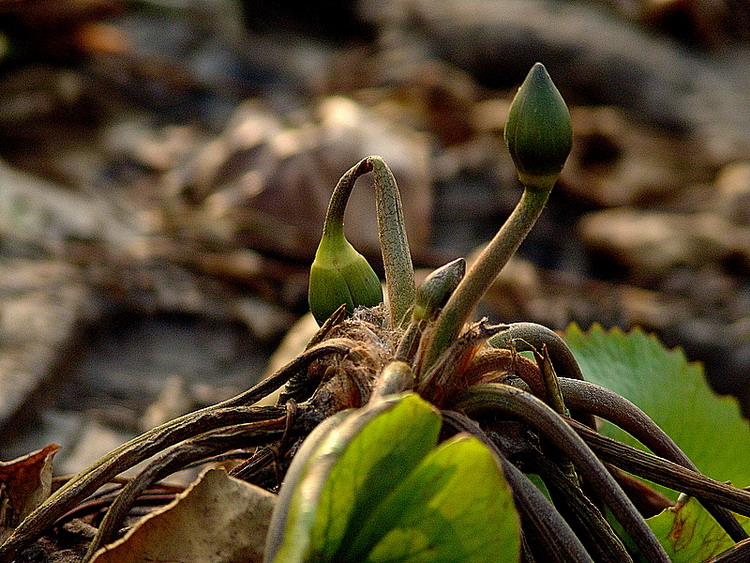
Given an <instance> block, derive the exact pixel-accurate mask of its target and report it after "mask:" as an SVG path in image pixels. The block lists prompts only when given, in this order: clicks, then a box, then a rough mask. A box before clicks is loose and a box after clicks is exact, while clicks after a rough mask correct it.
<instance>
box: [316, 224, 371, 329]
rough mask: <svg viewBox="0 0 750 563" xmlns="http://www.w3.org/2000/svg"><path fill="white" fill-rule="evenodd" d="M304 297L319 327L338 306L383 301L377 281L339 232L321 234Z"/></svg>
mask: <svg viewBox="0 0 750 563" xmlns="http://www.w3.org/2000/svg"><path fill="white" fill-rule="evenodd" d="M307 298H308V301H309V303H310V310H311V311H312V314H313V316H314V317H315V320H316V321H318V324H321V325H322V324H323V323H324V322H325V320H326V319H327V318H328V317H330V316H331V315H332V314H333V312H334V311H335V310H336V309H338V308H339V307H340V306H341V305H342V304H346V310H347V311H349V312H350V313H351V312H352V311H353V310H354V308H355V307H359V306H365V307H374V306H375V305H378V304H379V303H381V302H382V301H383V289H382V288H381V286H380V280H379V279H378V276H377V274H376V273H375V271H374V270H373V269H372V267H371V266H370V264H369V263H368V262H367V260H366V259H365V257H364V256H362V255H361V254H360V253H359V252H357V251H356V250H355V249H354V247H353V246H352V245H351V244H350V243H349V241H348V240H346V237H345V236H344V234H343V232H341V231H339V230H336V232H335V233H325V232H324V233H323V236H322V237H321V239H320V245H319V246H318V250H317V252H316V253H315V260H314V261H313V263H312V266H311V267H310V285H309V287H308V293H307Z"/></svg>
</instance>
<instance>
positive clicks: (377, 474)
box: [274, 395, 441, 561]
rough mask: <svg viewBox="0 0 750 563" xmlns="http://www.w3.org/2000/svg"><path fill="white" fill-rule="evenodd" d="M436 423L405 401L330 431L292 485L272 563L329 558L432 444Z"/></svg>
mask: <svg viewBox="0 0 750 563" xmlns="http://www.w3.org/2000/svg"><path fill="white" fill-rule="evenodd" d="M440 423H441V422H440V414H439V413H438V412H437V411H436V410H435V409H434V408H433V407H432V406H430V405H429V404H428V403H426V402H425V401H422V400H421V399H419V397H417V396H416V395H408V396H406V397H400V396H394V397H390V398H389V399H386V400H384V401H382V402H380V403H378V404H377V405H375V406H370V407H369V408H366V409H362V410H361V411H359V412H357V413H355V414H353V415H351V416H349V417H348V418H347V419H346V420H345V421H344V422H343V423H341V424H340V425H338V426H336V427H335V428H334V429H333V430H331V432H330V433H329V434H328V435H327V437H326V438H325V439H324V440H323V441H322V442H321V443H320V445H319V446H318V448H317V449H316V450H315V451H314V453H313V455H312V456H311V458H312V460H314V462H315V463H309V464H308V467H307V468H306V470H305V474H304V475H303V476H302V477H301V479H300V480H299V481H298V483H297V486H296V490H295V492H294V494H293V496H292V500H291V506H290V508H289V515H288V518H287V521H286V526H285V537H284V541H283V543H282V545H281V547H280V549H279V552H278V553H277V554H274V555H275V557H276V559H274V561H304V560H308V559H311V558H313V557H320V558H325V557H331V556H332V554H333V552H335V550H336V549H338V547H339V546H340V545H341V543H342V542H343V541H344V537H345V536H346V535H349V536H350V535H351V534H353V533H354V531H355V530H356V528H357V526H359V525H360V523H361V519H362V516H361V513H362V512H366V511H367V510H369V509H371V508H373V507H374V506H377V504H379V503H380V502H381V501H382V499H383V498H384V497H385V496H386V495H387V494H388V493H389V491H390V490H391V489H392V488H393V487H394V486H396V485H397V484H398V483H399V481H401V480H402V479H403V478H404V477H406V476H407V475H408V474H409V472H410V471H411V470H412V469H413V468H414V467H416V465H417V464H418V463H419V461H420V460H421V459H422V458H423V457H424V456H425V455H427V453H428V452H429V451H430V450H431V449H432V448H433V447H434V446H435V443H436V442H437V436H438V432H439V430H440ZM365 427H366V428H367V432H363V431H362V430H363V429H364V428H365ZM312 460H311V461H312ZM281 494H282V495H283V494H284V492H283V490H282V492H281Z"/></svg>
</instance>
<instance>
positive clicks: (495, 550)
mask: <svg viewBox="0 0 750 563" xmlns="http://www.w3.org/2000/svg"><path fill="white" fill-rule="evenodd" d="M519 553H520V534H519V523H518V516H517V514H516V511H515V509H514V505H513V496H512V494H511V492H510V488H509V487H508V485H507V483H506V482H505V479H504V478H503V477H502V474H501V473H500V471H499V470H498V467H497V462H496V461H495V459H494V458H493V456H492V454H491V453H490V451H489V450H488V449H487V448H486V447H485V446H484V445H483V444H482V443H481V442H479V440H477V439H476V438H474V437H469V436H465V435H459V436H457V437H456V438H454V439H452V440H450V441H448V442H445V443H443V444H441V446H440V447H439V448H437V449H435V450H433V451H432V452H430V454H429V455H428V456H427V457H426V458H425V459H424V460H423V461H422V463H420V464H419V466H418V467H417V468H416V469H415V470H414V471H413V472H412V473H411V474H410V475H409V477H408V478H406V479H405V480H404V481H402V482H401V484H400V485H399V486H398V488H397V489H396V490H395V491H393V493H392V494H391V495H389V496H388V498H387V499H386V500H385V501H384V502H383V503H382V504H381V505H380V506H379V507H378V508H377V509H376V510H374V511H373V513H372V514H371V515H370V516H369V518H368V520H367V523H366V524H365V526H364V527H363V528H362V531H361V532H360V533H359V534H358V536H357V538H356V539H355V540H354V542H353V543H352V544H351V545H350V546H348V548H347V550H346V551H345V553H344V557H343V559H342V560H346V561H410V562H416V561H425V562H430V563H438V562H445V563H450V562H452V561H472V562H474V563H483V562H485V561H486V562H487V563H493V562H495V561H517V560H518V557H519Z"/></svg>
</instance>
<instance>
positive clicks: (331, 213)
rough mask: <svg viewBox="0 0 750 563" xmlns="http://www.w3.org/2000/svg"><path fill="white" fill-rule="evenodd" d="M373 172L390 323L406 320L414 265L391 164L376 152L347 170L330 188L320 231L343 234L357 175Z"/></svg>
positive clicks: (412, 293)
mask: <svg viewBox="0 0 750 563" xmlns="http://www.w3.org/2000/svg"><path fill="white" fill-rule="evenodd" d="M368 172H372V173H373V176H374V178H375V203H376V210H377V218H378V239H379V240H380V250H381V252H382V254H383V268H384V269H385V283H386V288H387V291H388V300H389V302H390V312H391V326H392V327H394V328H395V327H399V326H401V324H402V323H403V322H405V321H407V320H408V318H409V317H408V313H409V311H410V310H411V308H412V307H413V306H414V296H415V293H416V289H415V286H414V266H413V265H412V261H411V252H410V251H409V241H408V238H407V236H406V227H405V226H404V213H403V210H402V208H401V196H400V194H399V191H398V186H397V185H396V180H395V178H394V177H393V174H392V173H391V170H390V168H388V165H387V164H386V163H385V161H384V160H383V159H382V158H381V157H379V156H368V157H367V158H364V159H362V160H360V161H359V162H358V163H357V164H355V165H354V166H352V167H351V168H350V169H349V170H347V171H346V172H345V173H344V175H343V176H342V177H341V179H340V180H339V182H338V184H336V187H335V188H334V189H333V194H332V195H331V200H330V202H329V203H328V211H327V212H326V219H325V223H324V224H323V233H324V234H330V235H341V234H343V228H344V212H345V211H346V205H347V203H348V201H349V196H350V195H351V192H352V189H353V188H354V184H355V182H356V181H357V178H359V177H360V176H362V175H364V174H367V173H368Z"/></svg>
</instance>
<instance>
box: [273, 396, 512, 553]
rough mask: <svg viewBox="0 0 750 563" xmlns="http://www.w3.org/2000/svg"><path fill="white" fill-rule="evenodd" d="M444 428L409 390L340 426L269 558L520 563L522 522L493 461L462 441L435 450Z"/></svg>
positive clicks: (307, 476)
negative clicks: (275, 549) (520, 529)
mask: <svg viewBox="0 0 750 563" xmlns="http://www.w3.org/2000/svg"><path fill="white" fill-rule="evenodd" d="M440 424H441V418H440V414H439V412H438V411H437V410H436V409H435V408H434V407H432V406H431V405H429V404H428V403H426V402H425V401H423V400H422V399H420V398H419V397H418V396H416V395H413V394H407V395H405V396H393V397H389V398H388V399H386V400H384V401H382V402H381V403H378V404H376V405H370V406H368V407H366V408H364V409H361V410H360V411H358V412H357V413H355V414H354V415H351V416H349V417H348V418H346V419H345V420H344V422H342V423H341V424H339V425H338V426H335V427H334V428H333V429H332V430H331V431H330V433H329V435H328V436H327V437H326V438H325V439H324V440H322V441H321V442H320V445H319V446H318V447H317V448H316V449H315V450H314V453H313V454H312V455H311V456H310V459H309V461H307V462H306V463H307V465H306V467H305V469H304V474H303V475H302V476H301V478H300V479H298V480H297V481H296V489H295V491H294V493H293V496H292V497H291V499H292V500H291V506H290V507H289V510H288V518H287V520H286V526H285V536H284V539H283V542H282V543H281V546H280V548H279V550H278V551H277V552H275V553H273V554H268V553H267V554H266V557H267V559H270V560H273V561H275V562H277V563H279V562H285V563H292V562H295V563H296V562H302V561H310V560H315V561H367V560H369V561H394V562H406V561H457V560H467V561H469V560H470V561H485V560H486V561H498V560H502V561H514V560H517V559H518V554H519V529H518V517H517V515H516V512H515V509H514V508H513V501H512V497H511V495H510V492H509V489H508V486H507V484H506V483H505V480H504V478H503V476H502V474H501V472H500V469H499V468H498V466H497V463H496V461H495V459H494V457H493V456H492V454H491V453H490V452H489V450H487V449H486V447H485V446H484V445H482V444H481V443H480V442H478V441H477V440H476V439H473V438H471V439H468V438H466V437H462V438H459V439H456V440H454V441H451V442H448V443H446V444H444V445H442V446H440V447H439V448H437V449H434V448H435V444H436V443H437V438H438V432H439V429H440ZM284 486H286V484H285V485H284ZM284 486H282V492H281V494H282V495H283V494H284V490H283V487H284ZM477 530H481V533H477ZM498 550H507V552H502V551H500V552H499V551H498ZM498 553H507V554H508V555H502V557H501V558H500V559H498V558H497V557H498ZM456 557H458V559H456Z"/></svg>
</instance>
